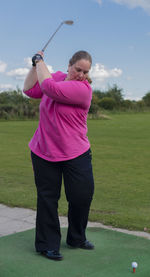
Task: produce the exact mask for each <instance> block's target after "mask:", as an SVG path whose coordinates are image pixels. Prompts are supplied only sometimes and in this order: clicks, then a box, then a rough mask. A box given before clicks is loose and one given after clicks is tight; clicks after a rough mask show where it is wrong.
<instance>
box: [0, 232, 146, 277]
mask: <svg viewBox="0 0 150 277" xmlns="http://www.w3.org/2000/svg"><path fill="white" fill-rule="evenodd" d="M34 233H35V230H33V229H32V230H29V231H25V232H21V233H16V234H14V235H9V236H5V237H1V238H0V277H10V276H11V277H66V276H69V277H128V276H132V275H133V273H132V268H131V263H132V262H133V261H136V262H137V263H138V265H139V266H138V268H137V270H136V273H135V274H136V276H137V277H138V276H140V277H149V276H150V241H149V240H147V239H144V238H139V237H136V236H132V235H127V234H123V233H118V232H115V231H111V230H104V229H100V228H88V229H87V238H88V239H89V240H91V241H92V242H93V243H94V244H95V250H83V249H69V248H68V247H67V246H66V244H65V238H66V228H63V229H62V244H61V253H62V254H63V256H64V260H63V261H52V260H49V259H46V258H45V257H43V256H41V255H39V254H37V253H36V252H35V250H34Z"/></svg>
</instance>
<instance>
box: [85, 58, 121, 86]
mask: <svg viewBox="0 0 150 277" xmlns="http://www.w3.org/2000/svg"><path fill="white" fill-rule="evenodd" d="M121 74H122V70H121V69H119V68H116V67H115V68H113V69H107V68H106V67H105V66H104V65H103V64H100V63H96V64H95V65H94V66H92V68H91V70H90V77H91V79H92V80H93V85H95V86H98V85H102V84H103V83H104V82H105V81H106V80H107V79H109V78H117V77H119V76H120V75H121Z"/></svg>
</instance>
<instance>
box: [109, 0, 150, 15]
mask: <svg viewBox="0 0 150 277" xmlns="http://www.w3.org/2000/svg"><path fill="white" fill-rule="evenodd" d="M111 1H112V2H115V3H117V4H122V5H127V6H128V7H129V8H132V9H133V8H137V7H140V8H142V9H144V10H145V11H146V12H147V13H149V14H150V0H111Z"/></svg>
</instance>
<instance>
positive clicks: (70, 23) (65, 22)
mask: <svg viewBox="0 0 150 277" xmlns="http://www.w3.org/2000/svg"><path fill="white" fill-rule="evenodd" d="M73 23H74V22H73V21H72V20H66V21H63V22H61V23H60V25H59V26H58V28H57V29H56V31H55V32H54V33H53V35H52V36H51V37H50V38H49V40H48V42H47V43H46V44H45V46H44V47H43V49H42V52H44V51H45V49H46V48H47V46H48V44H49V43H50V41H51V40H52V38H53V37H54V36H55V34H56V33H57V32H58V30H59V29H60V28H61V26H62V25H63V24H67V25H72V24H73Z"/></svg>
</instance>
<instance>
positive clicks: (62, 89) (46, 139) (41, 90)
mask: <svg viewBox="0 0 150 277" xmlns="http://www.w3.org/2000/svg"><path fill="white" fill-rule="evenodd" d="M66 76H67V74H64V73H62V72H60V71H58V72H56V73H54V74H52V78H48V79H46V80H44V81H43V82H42V84H41V85H39V83H38V82H37V83H36V84H35V85H34V87H33V88H31V89H29V90H27V91H24V93H25V94H26V95H27V96H29V97H32V98H41V103H40V119H39V125H38V128H37V130H36V132H35V134H34V136H33V138H32V139H31V141H30V143H29V147H30V149H31V151H32V152H33V153H35V154H36V155H37V156H39V157H41V158H43V159H45V160H48V161H52V162H56V161H65V160H70V159H73V158H76V157H77V156H79V155H81V154H83V153H84V152H86V151H87V150H88V149H89V148H90V143H89V140H88V138H87V114H88V111H89V107H90V104H91V99H92V89H91V86H90V85H89V83H88V81H82V82H81V81H75V80H69V81H65V78H66Z"/></svg>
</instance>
